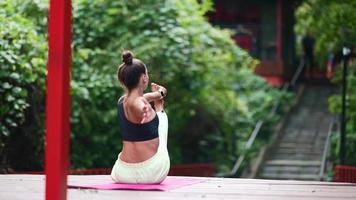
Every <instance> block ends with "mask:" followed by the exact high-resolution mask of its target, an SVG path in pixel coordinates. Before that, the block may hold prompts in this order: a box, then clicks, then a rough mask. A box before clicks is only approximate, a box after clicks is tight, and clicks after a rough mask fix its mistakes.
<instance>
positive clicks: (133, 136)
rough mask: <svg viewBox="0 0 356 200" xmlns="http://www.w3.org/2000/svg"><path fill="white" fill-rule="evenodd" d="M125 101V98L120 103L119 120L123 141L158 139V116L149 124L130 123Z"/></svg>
mask: <svg viewBox="0 0 356 200" xmlns="http://www.w3.org/2000/svg"><path fill="white" fill-rule="evenodd" d="M123 100H124V96H122V97H121V98H120V99H119V101H118V118H119V125H120V129H121V134H122V139H123V140H125V141H146V140H152V139H154V138H157V137H158V124H159V119H158V116H157V114H156V116H155V117H154V118H153V120H151V121H149V122H147V123H143V124H137V123H133V122H130V121H129V120H128V119H127V118H126V116H125V111H124V104H123Z"/></svg>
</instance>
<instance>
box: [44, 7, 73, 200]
mask: <svg viewBox="0 0 356 200" xmlns="http://www.w3.org/2000/svg"><path fill="white" fill-rule="evenodd" d="M71 9H72V6H71V0H51V1H50V9H49V25H48V26H49V27H48V30H49V34H48V35H49V36H48V37H49V38H48V47H49V48H48V75H47V98H46V158H45V170H46V199H47V200H65V199H66V198H67V173H68V163H69V162H68V161H69V158H68V146H69V132H70V127H69V113H70V97H69V88H70V86H69V81H70V68H71V62H72V60H71V59H72V58H71V35H72V34H71V27H72V23H71V15H72V13H71V12H72V11H71Z"/></svg>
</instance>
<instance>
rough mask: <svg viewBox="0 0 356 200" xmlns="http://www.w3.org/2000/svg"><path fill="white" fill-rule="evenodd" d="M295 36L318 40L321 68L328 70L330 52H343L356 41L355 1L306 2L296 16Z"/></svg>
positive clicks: (315, 0) (309, 0)
mask: <svg viewBox="0 0 356 200" xmlns="http://www.w3.org/2000/svg"><path fill="white" fill-rule="evenodd" d="M296 17H297V25H296V27H295V30H296V32H297V33H298V34H299V35H301V36H303V35H305V34H306V32H307V31H309V32H312V33H313V34H314V35H315V38H316V53H317V55H318V57H319V60H317V61H318V62H319V64H320V65H321V66H325V63H326V60H327V55H328V54H329V53H330V52H337V51H340V50H341V48H342V45H344V44H345V43H346V44H353V43H354V42H355V41H356V26H355V21H356V1H354V0H343V1H339V0H327V1H326V0H307V1H305V2H304V3H303V4H302V5H301V6H300V7H299V8H298V9H297V12H296Z"/></svg>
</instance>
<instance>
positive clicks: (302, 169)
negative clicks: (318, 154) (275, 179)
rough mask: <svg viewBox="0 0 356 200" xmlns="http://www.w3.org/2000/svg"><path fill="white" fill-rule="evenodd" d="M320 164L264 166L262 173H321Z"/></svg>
mask: <svg viewBox="0 0 356 200" xmlns="http://www.w3.org/2000/svg"><path fill="white" fill-rule="evenodd" d="M319 171H320V166H269V165H267V166H264V167H263V169H262V173H271V174H273V173H278V174H282V173H284V174H319Z"/></svg>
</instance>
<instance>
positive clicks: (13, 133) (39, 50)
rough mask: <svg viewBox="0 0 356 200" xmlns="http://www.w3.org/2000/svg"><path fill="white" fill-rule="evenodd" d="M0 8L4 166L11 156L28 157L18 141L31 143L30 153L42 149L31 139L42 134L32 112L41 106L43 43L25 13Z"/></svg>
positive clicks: (0, 132) (11, 7)
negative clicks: (26, 140) (25, 140)
mask: <svg viewBox="0 0 356 200" xmlns="http://www.w3.org/2000/svg"><path fill="white" fill-rule="evenodd" d="M23 3H25V4H28V3H29V1H28V2H23ZM32 6H33V5H32ZM0 7H1V8H2V9H1V10H0V35H1V37H0V66H1V71H0V152H1V153H0V155H1V156H0V157H1V163H2V164H3V165H6V160H7V156H10V155H11V156H13V157H14V158H13V159H12V160H16V159H17V158H16V156H19V155H18V154H19V153H22V156H23V158H25V159H26V156H28V153H29V152H26V151H25V152H21V151H22V150H24V148H25V147H24V146H21V145H20V144H21V143H22V142H21V140H19V139H20V138H22V139H29V140H32V142H29V143H28V147H30V148H32V149H36V148H41V146H42V145H41V143H40V141H41V140H38V139H35V138H36V137H38V135H40V134H41V133H43V130H38V128H39V127H38V126H40V125H41V122H40V119H39V118H40V117H41V116H40V113H34V112H32V111H34V110H36V109H41V108H38V106H39V105H40V106H43V105H41V104H43V99H42V97H43V90H44V87H43V86H44V80H45V79H44V76H45V75H46V68H45V63H46V41H45V38H44V37H41V36H40V35H39V34H38V32H37V31H36V28H37V27H36V24H34V23H33V22H32V21H31V20H29V19H27V18H26V17H25V15H26V12H28V14H30V12H29V10H26V9H24V8H22V7H17V6H15V4H12V3H11V2H10V1H2V2H0ZM27 8H29V7H27ZM38 111H39V110H38ZM25 120H26V123H25ZM36 126H37V127H36ZM36 129H37V130H36ZM18 141H19V142H18ZM9 144H12V146H10V145H9ZM38 144H40V145H38ZM18 145H20V146H19V147H16V146H18ZM32 145H33V146H32ZM38 146H39V147H38ZM16 148H17V149H18V151H16ZM35 154H36V152H35V153H32V155H35ZM22 161H23V160H22ZM37 161H39V160H38V159H37V160H31V161H30V163H33V162H37ZM19 162H20V161H19ZM28 164H29V163H28ZM14 165H16V163H15V164H14ZM33 165H35V164H33ZM38 165H39V163H38V162H37V166H38Z"/></svg>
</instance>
